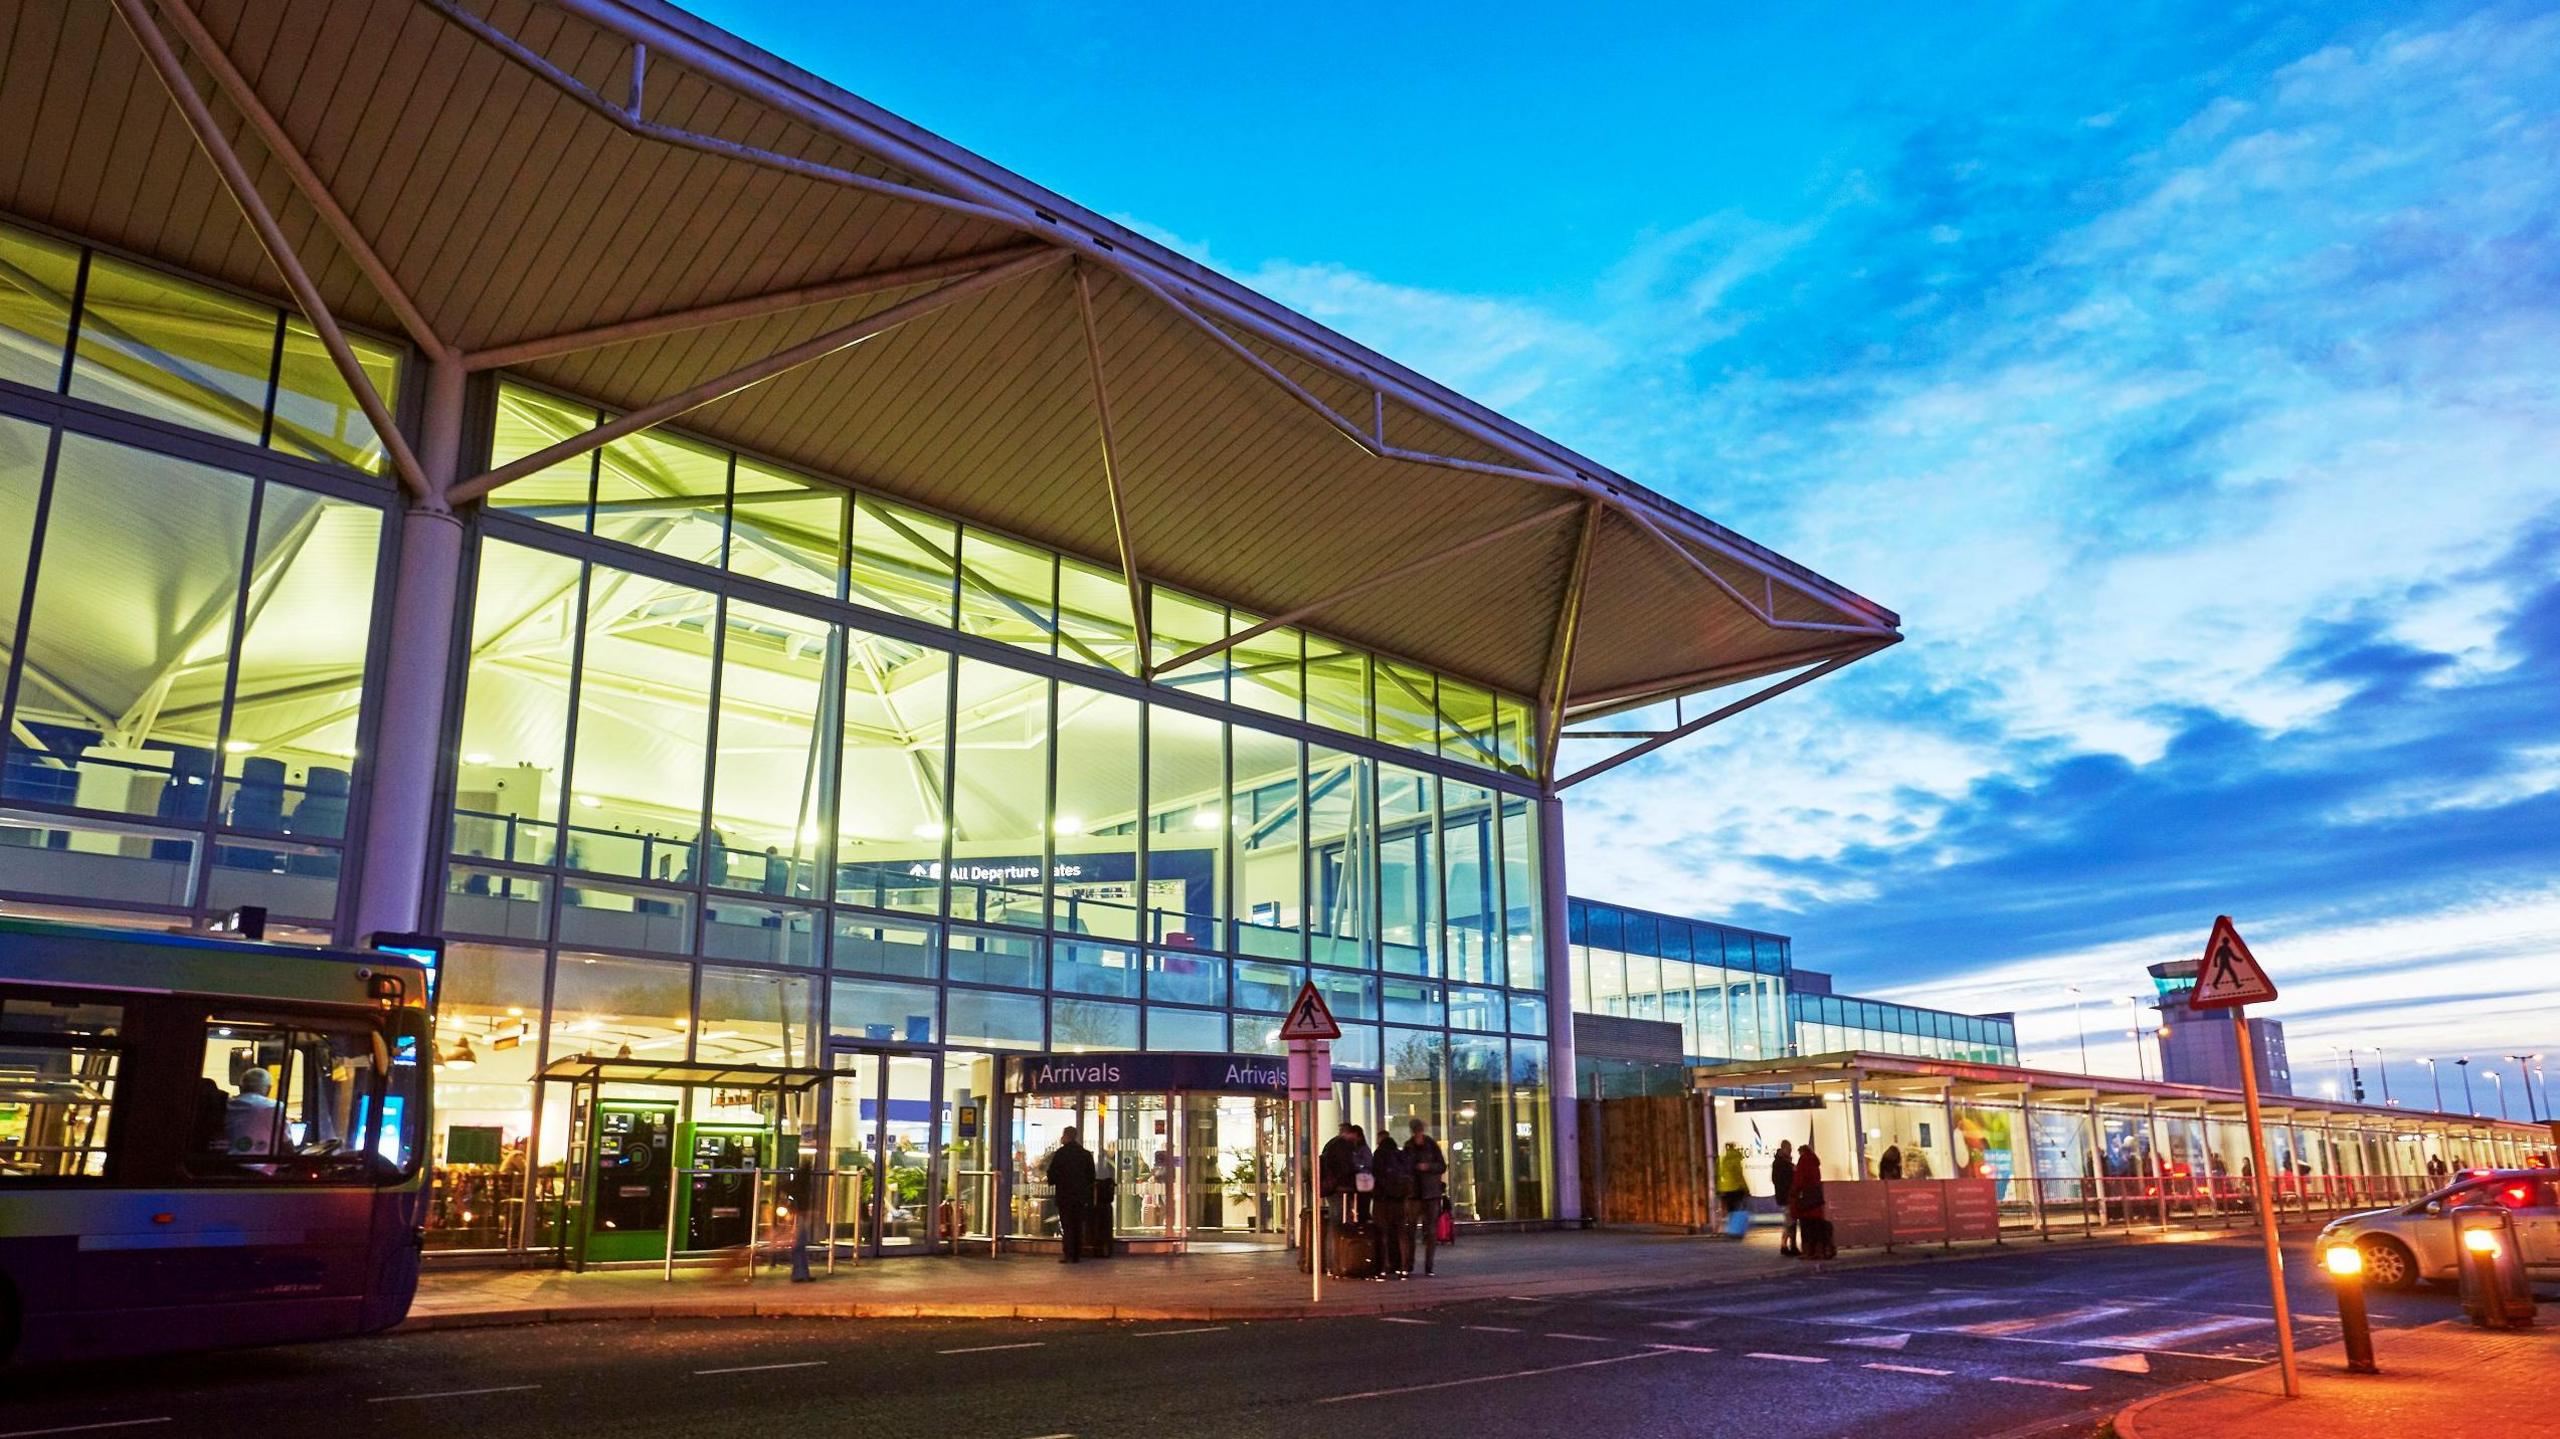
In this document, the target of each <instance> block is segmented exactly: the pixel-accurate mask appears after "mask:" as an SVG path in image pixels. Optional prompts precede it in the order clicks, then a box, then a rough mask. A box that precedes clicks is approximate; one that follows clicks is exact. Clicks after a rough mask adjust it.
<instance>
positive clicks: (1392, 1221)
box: [1369, 1131, 1413, 1279]
mask: <svg viewBox="0 0 2560 1439" xmlns="http://www.w3.org/2000/svg"><path fill="white" fill-rule="evenodd" d="M1369 1172H1370V1173H1371V1174H1372V1175H1374V1176H1376V1178H1377V1184H1376V1187H1375V1188H1373V1189H1372V1190H1371V1191H1370V1212H1371V1213H1373V1214H1375V1215H1376V1216H1377V1220H1378V1277H1379V1278H1380V1279H1404V1278H1408V1277H1410V1274H1411V1271H1412V1269H1413V1215H1412V1209H1413V1161H1412V1159H1411V1158H1409V1157H1408V1156H1407V1155H1406V1154H1405V1152H1404V1151H1403V1150H1402V1149H1400V1148H1398V1147H1397V1146H1396V1137H1395V1134H1394V1133H1393V1132H1392V1131H1389V1132H1386V1133H1382V1134H1380V1135H1379V1136H1378V1147H1377V1149H1376V1151H1375V1152H1373V1153H1372V1154H1371V1155H1370V1156H1369Z"/></svg>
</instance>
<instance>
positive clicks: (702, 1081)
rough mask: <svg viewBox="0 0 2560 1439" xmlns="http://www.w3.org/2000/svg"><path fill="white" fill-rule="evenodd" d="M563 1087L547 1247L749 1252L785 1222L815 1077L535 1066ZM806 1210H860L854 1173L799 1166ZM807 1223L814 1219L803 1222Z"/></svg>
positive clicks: (574, 1254)
mask: <svg viewBox="0 0 2560 1439" xmlns="http://www.w3.org/2000/svg"><path fill="white" fill-rule="evenodd" d="M542 1077H543V1079H545V1080H546V1081H554V1082H560V1083H564V1084H565V1085H566V1086H567V1088H568V1091H569V1145H568V1151H567V1156H566V1159H565V1165H564V1173H563V1175H562V1176H561V1177H562V1180H563V1182H562V1184H561V1186H560V1188H559V1192H558V1196H557V1199H556V1201H555V1202H556V1204H557V1207H558V1212H557V1213H556V1215H554V1216H553V1219H552V1222H551V1223H550V1224H549V1225H548V1228H549V1230H550V1232H551V1234H552V1236H553V1248H554V1253H555V1255H556V1256H557V1257H558V1259H559V1260H560V1262H561V1263H562V1264H564V1265H565V1266H567V1267H569V1268H572V1269H577V1270H581V1271H583V1270H584V1269H585V1268H586V1267H587V1266H588V1265H589V1264H591V1263H600V1264H611V1263H634V1262H641V1261H655V1262H662V1263H666V1264H669V1265H672V1264H673V1263H674V1261H675V1259H676V1258H677V1257H678V1256H681V1255H687V1254H692V1255H701V1254H710V1253H717V1252H724V1251H726V1252H734V1251H738V1250H741V1249H745V1250H749V1251H752V1249H753V1247H754V1245H755V1244H756V1243H757V1242H758V1241H759V1240H760V1239H761V1238H762V1237H763V1236H764V1235H765V1234H766V1233H767V1232H768V1229H769V1228H772V1227H775V1226H779V1225H783V1224H788V1223H792V1222H797V1221H798V1220H799V1219H800V1218H801V1216H795V1215H794V1214H793V1213H792V1203H793V1199H792V1184H791V1181H792V1179H793V1178H794V1176H795V1173H796V1172H797V1171H799V1170H800V1169H801V1168H802V1167H803V1166H804V1165H808V1164H810V1163H811V1161H810V1159H808V1158H807V1157H804V1156H805V1154H806V1151H807V1150H808V1148H809V1145H808V1144H807V1143H804V1141H806V1140H811V1139H813V1138H814V1136H815V1135H816V1133H817V1126H818V1105H817V1091H818V1089H819V1086H820V1085H821V1084H822V1083H823V1082H824V1081H825V1079H826V1078H827V1073H826V1071H824V1070H820V1069H802V1068H781V1067H775V1066H767V1065H735V1064H704V1063H687V1062H669V1061H658V1060H639V1059H625V1058H619V1057H617V1058H600V1057H598V1056H595V1055H590V1054H581V1055H574V1056H571V1057H569V1058H565V1059H557V1060H553V1061H552V1062H551V1063H550V1064H549V1065H547V1066H545V1067H544V1069H543V1071H542ZM806 1178H807V1180H808V1183H809V1186H810V1192H809V1193H808V1195H807V1196H806V1198H805V1202H807V1203H809V1204H811V1205H814V1206H816V1208H817V1212H818V1213H820V1214H834V1213H836V1212H838V1210H839V1209H844V1210H847V1211H848V1212H855V1211H858V1208H859V1206H860V1204H861V1203H862V1202H863V1201H862V1199H861V1198H860V1197H859V1195H860V1192H861V1189H862V1178H863V1176H862V1175H861V1174H860V1172H859V1171H856V1172H854V1173H850V1174H845V1173H839V1172H837V1171H835V1170H833V1169H825V1168H811V1169H809V1171H808V1173H807V1175H806ZM808 1218H810V1219H812V1220H814V1218H815V1216H814V1215H812V1216H808Z"/></svg>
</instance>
